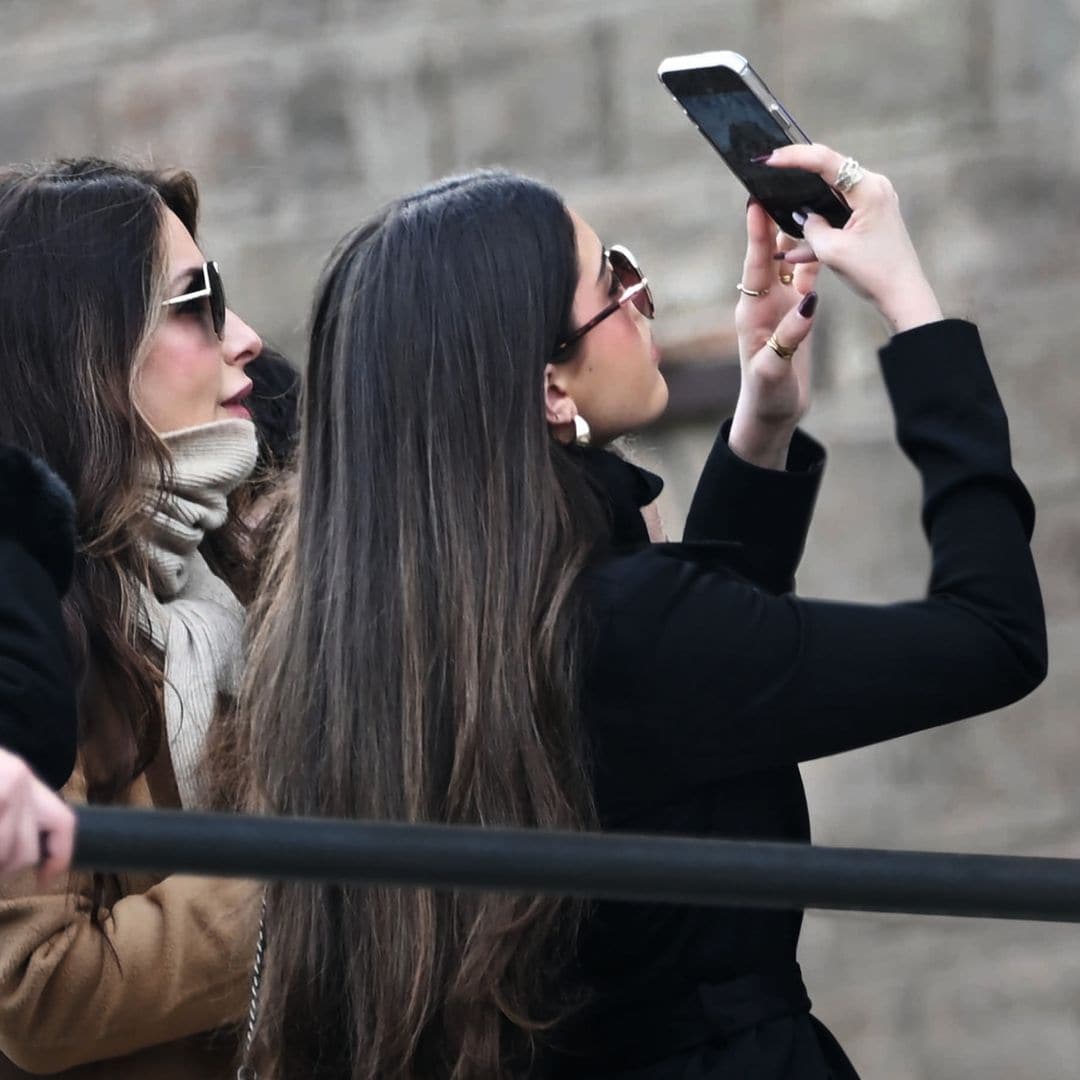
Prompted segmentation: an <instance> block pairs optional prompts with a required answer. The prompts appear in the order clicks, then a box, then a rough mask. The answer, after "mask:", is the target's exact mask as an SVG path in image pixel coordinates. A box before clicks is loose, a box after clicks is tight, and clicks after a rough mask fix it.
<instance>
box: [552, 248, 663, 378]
mask: <svg viewBox="0 0 1080 1080" xmlns="http://www.w3.org/2000/svg"><path fill="white" fill-rule="evenodd" d="M604 258H605V259H607V261H608V265H609V266H610V267H611V273H612V274H613V275H614V277H615V280H616V281H617V282H618V284H619V285H620V286H622V291H621V292H620V293H619V295H618V296H617V297H616V298H615V299H614V300H612V301H611V303H610V304H608V306H607V307H606V308H604V309H603V311H600V312H598V313H597V314H596V315H594V316H593V317H592V318H591V319H590V320H589V321H588V322H587V323H583V324H582V325H581V326H579V327H578V328H577V329H576V330H574V331H573V332H572V333H570V334H569V336H567V337H566V338H564V339H563V340H562V341H560V342H559V344H558V345H556V346H555V352H554V354H553V356H556V357H557V356H559V355H560V354H561V353H563V352H565V351H566V350H567V349H569V348H570V346H571V345H573V344H574V342H575V341H577V340H578V339H579V338H581V337H582V336H583V335H584V334H587V333H588V332H589V331H590V330H591V329H592V328H593V327H594V326H596V325H597V324H599V323H602V322H603V321H604V320H605V319H606V318H607V317H608V316H609V315H614V314H615V312H616V311H618V310H619V308H621V307H622V306H623V304H625V303H626V302H627V301H632V302H633V304H634V307H636V308H637V309H638V311H640V312H641V314H642V315H644V316H645V318H646V319H651V318H652V317H653V316H654V315H655V314H656V305H655V304H654V303H653V295H652V290H651V289H650V288H649V279H648V278H647V277H646V276H645V275H644V274H643V273H642V272H641V267H640V266H639V265H638V262H637V259H635V258H634V256H633V255H631V254H630V252H629V250H628V249H627V248H624V247H623V246H622V245H621V244H612V245H611V247H610V248H608V250H606V251H605V252H604Z"/></svg>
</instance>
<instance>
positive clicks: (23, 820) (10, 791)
mask: <svg viewBox="0 0 1080 1080" xmlns="http://www.w3.org/2000/svg"><path fill="white" fill-rule="evenodd" d="M74 844H75V814H74V812H73V811H72V810H71V808H70V807H69V806H68V805H67V804H66V803H65V802H64V801H63V800H62V799H60V798H58V797H57V796H56V795H55V794H54V793H53V792H52V791H51V790H50V789H49V788H48V787H46V786H45V785H44V784H43V783H42V782H41V781H40V780H39V779H38V778H37V777H36V776H35V775H34V774H33V772H31V770H30V767H29V766H28V765H27V764H26V762H25V761H23V760H22V758H20V757H16V756H15V755H14V754H9V753H8V752H7V751H6V750H0V878H2V877H8V876H10V875H12V874H15V873H18V872H19V871H20V870H26V869H27V868H29V867H33V866H36V867H37V868H38V876H39V880H40V881H41V883H42V884H48V883H49V882H50V881H51V880H52V879H54V878H55V877H56V876H57V875H58V874H61V873H63V872H64V871H65V870H66V869H67V868H68V866H69V865H70V863H71V853H72V849H73V847H74Z"/></svg>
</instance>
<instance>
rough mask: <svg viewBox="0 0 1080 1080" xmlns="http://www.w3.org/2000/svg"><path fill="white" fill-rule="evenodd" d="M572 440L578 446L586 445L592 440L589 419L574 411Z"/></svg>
mask: <svg viewBox="0 0 1080 1080" xmlns="http://www.w3.org/2000/svg"><path fill="white" fill-rule="evenodd" d="M574 442H575V444H576V445H578V446H588V445H589V443H591V442H592V431H591V430H590V429H589V421H588V420H586V419H585V417H584V416H582V415H581V413H574Z"/></svg>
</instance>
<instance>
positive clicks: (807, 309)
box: [799, 292, 817, 319]
mask: <svg viewBox="0 0 1080 1080" xmlns="http://www.w3.org/2000/svg"><path fill="white" fill-rule="evenodd" d="M816 307H817V293H816V292H808V293H807V294H806V295H805V296H804V297H803V298H802V302H801V303H800V304H799V314H800V315H801V316H802V317H803V318H804V319H809V318H810V317H811V316H812V315H813V314H814V309H815V308H816Z"/></svg>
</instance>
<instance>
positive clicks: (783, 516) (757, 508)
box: [683, 420, 825, 593]
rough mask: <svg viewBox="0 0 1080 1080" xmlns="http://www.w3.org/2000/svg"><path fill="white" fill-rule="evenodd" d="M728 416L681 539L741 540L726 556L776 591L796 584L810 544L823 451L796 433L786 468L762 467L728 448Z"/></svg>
mask: <svg viewBox="0 0 1080 1080" xmlns="http://www.w3.org/2000/svg"><path fill="white" fill-rule="evenodd" d="M730 432H731V421H730V420H728V421H727V422H726V423H725V424H724V425H723V427H722V428H721V429H720V434H719V435H718V436H717V439H716V442H715V443H714V444H713V447H712V450H711V452H710V453H709V457H708V459H707V460H706V462H705V468H704V469H703V470H702V473H701V478H700V479H699V480H698V484H697V487H696V489H695V490H694V497H693V499H692V501H691V503H690V511H689V513H688V514H687V517H686V527H685V529H684V531H683V540H684V542H686V543H692V544H702V543H716V542H720V543H730V544H738V545H739V546H740V548H741V550H740V551H738V552H734V553H732V554H731V555H729V561H732V562H734V563H736V564H737V565H738V568H739V570H740V572H741V573H742V574H743V575H744V576H745V577H746V578H747V579H748V580H750V581H752V582H753V583H754V584H755V585H760V586H761V588H763V589H767V590H768V591H769V592H772V593H785V592H790V591H791V590H793V589H794V588H795V571H796V569H797V568H798V565H799V560H800V559H801V558H802V553H803V549H804V547H805V546H806V534H807V532H808V530H809V528H810V519H811V517H812V516H813V512H814V503H815V502H816V500H817V493H818V488H819V487H820V486H821V475H822V471H823V470H824V467H825V451H824V449H823V448H822V446H821V444H820V443H818V442H815V441H814V439H812V438H810V436H809V435H807V434H805V433H804V432H802V431H796V432H795V434H794V436H793V438H792V440H791V447H790V449H789V450H788V457H787V464H786V468H784V469H763V468H761V467H759V466H757V465H751V464H750V463H749V462H748V461H744V460H743V459H742V458H740V457H739V456H738V455H737V454H736V453H734V451H732V449H731V448H730V446H728V435H729V434H730Z"/></svg>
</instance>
